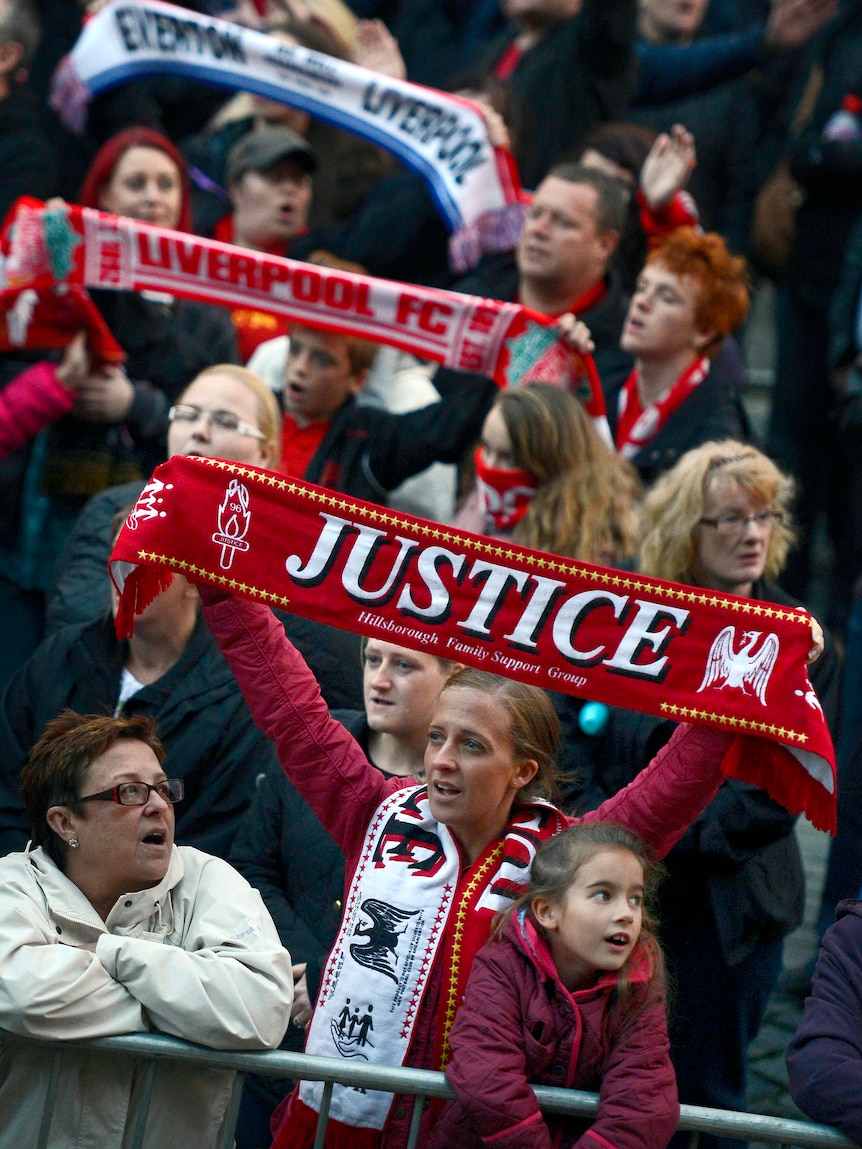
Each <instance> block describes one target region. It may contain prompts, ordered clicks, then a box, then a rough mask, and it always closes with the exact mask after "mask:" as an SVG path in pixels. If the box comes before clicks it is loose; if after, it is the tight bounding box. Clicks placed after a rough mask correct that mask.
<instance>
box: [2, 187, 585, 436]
mask: <svg viewBox="0 0 862 1149" xmlns="http://www.w3.org/2000/svg"><path fill="white" fill-rule="evenodd" d="M10 219H11V220H12V221H13V222H12V223H11V225H9V226H7V227H6V228H5V231H4V234H5V237H6V238H5V249H4V254H5V255H6V258H5V260H4V262H3V267H2V273H3V274H2V278H0V288H3V287H8V288H10V289H15V290H20V289H21V288H24V287H28V288H34V289H36V290H39V289H41V288H43V287H53V286H54V285H56V284H67V283H74V284H82V285H84V286H86V287H102V288H106V289H108V290H111V289H113V290H115V291H139V290H142V289H149V290H153V291H162V292H168V293H169V294H172V295H183V296H186V297H187V298H189V299H199V300H202V301H204V302H207V303H216V304H221V305H222V306H226V307H253V308H255V309H257V310H259V311H267V312H271V313H272V314H273V315H285V316H287V317H288V318H289V319H292V320H295V321H296V322H297V323H304V324H307V325H308V326H310V327H321V328H324V329H325V330H327V331H337V332H339V333H340V334H344V335H353V336H356V337H358V338H361V339H370V340H373V341H375V342H378V343H387V344H390V345H391V346H393V347H398V348H400V349H401V350H403V351H409V352H411V353H412V354H414V355H417V356H419V357H420V358H422V359H431V360H433V361H434V362H437V363H443V364H444V365H445V366H447V367H452V368H455V369H456V370H459V371H471V372H477V373H479V374H482V375H489V376H491V377H492V378H493V379H495V380H496V382H497V383H498V384H499V385H500V386H505V385H507V384H514V383H519V382H522V381H524V380H525V379H526V378H543V379H544V380H545V381H546V382H552V383H557V384H559V385H561V386H565V387H568V388H569V389H570V390H571V391H573V392H574V393H576V394H577V393H579V392H580V390H581V389H585V392H586V395H585V397H586V406H587V409H588V411H589V412H590V414H591V415H593V416H594V418H595V417H596V416H599V415H603V413H604V401H603V399H602V392H601V386H600V384H599V382H598V376H597V374H596V371H595V364H594V363H593V361H592V358H591V356H589V355H580V354H579V353H577V352H575V351H573V350H571V349H569V348H568V347H567V346H566V345H565V344H564V343H563V342H561V341H560V340H559V339H558V335H559V332H558V330H557V328H556V327H555V326H554V321H553V320H552V319H549V318H548V317H547V316H545V315H540V314H539V313H538V312H535V311H530V310H529V309H528V308H526V307H522V306H521V305H520V304H517V303H500V302H498V301H497V300H494V299H479V298H477V297H476V296H473V295H461V294H460V293H458V292H455V291H441V290H438V289H436V288H423V287H415V286H408V285H406V284H403V283H393V282H391V281H390V280H388V279H374V278H372V277H371V276H367V275H353V274H351V273H349V272H344V271H333V270H331V269H329V268H324V267H318V266H316V265H312V264H309V263H300V262H298V261H296V260H291V259H280V258H279V257H278V256H274V255H265V254H263V253H261V252H256V251H250V250H248V249H247V248H243V247H234V246H233V245H232V244H227V243H219V242H217V241H216V240H209V239H200V238H199V237H197V236H190V235H188V234H187V233H186V232H181V231H171V230H170V229H168V228H160V227H155V226H153V225H152V224H148V223H142V222H141V221H140V220H136V219H128V218H126V217H125V216H116V215H108V214H106V213H105V212H99V211H95V210H94V209H92V208H81V207H73V206H71V205H69V204H63V205H62V206H60V207H56V208H51V209H48V208H46V207H45V205H44V204H41V203H40V202H39V201H38V200H32V199H26V198H25V199H21V200H18V201H17V203H16V204H15V205H14V206H13V208H12V212H11V213H10Z"/></svg>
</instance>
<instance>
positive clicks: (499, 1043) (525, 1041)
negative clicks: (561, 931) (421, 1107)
mask: <svg viewBox="0 0 862 1149" xmlns="http://www.w3.org/2000/svg"><path fill="white" fill-rule="evenodd" d="M618 980H619V979H618V974H616V973H606V974H603V975H602V977H601V978H600V979H599V981H598V982H597V984H596V985H595V986H594V987H593V988H591V989H585V990H578V991H576V992H575V993H569V991H568V990H567V989H566V988H565V987H564V986H563V985H562V983H561V982H560V980H559V977H558V976H557V971H556V969H555V967H554V963H553V961H552V959H551V955H550V953H549V951H548V947H547V944H546V942H545V940H544V938H543V937H542V936H541V935H540V934H539V933H538V932H537V931H536V929H535V927H534V925H533V923H532V920H531V919H530V918H529V917H528V916H527V915H525V914H523V913H522V914H520V915H518V916H517V917H515V916H514V915H513V916H512V917H510V918H509V920H508V921H507V923H506V928H505V931H504V934H503V937H502V938H501V939H500V941H497V942H489V943H488V944H487V945H486V946H485V948H484V949H483V950H482V951H481V952H480V953H479V955H478V956H477V958H476V960H475V962H474V963H473V972H472V974H471V975H470V982H469V985H468V987H467V993H466V995H465V997H464V1001H463V1003H462V1005H461V1008H460V1009H459V1011H458V1015H457V1017H456V1019H455V1024H454V1026H453V1027H452V1033H451V1037H450V1042H451V1045H452V1060H451V1061H450V1063H449V1065H448V1066H447V1067H446V1076H447V1078H448V1079H449V1083H450V1084H451V1085H452V1086H453V1088H454V1089H455V1091H456V1093H457V1094H458V1100H457V1101H453V1102H450V1103H449V1104H448V1105H447V1106H446V1107H445V1109H444V1110H443V1113H442V1115H441V1117H440V1120H439V1121H438V1123H437V1125H436V1126H435V1128H434V1132H433V1134H432V1136H431V1139H430V1141H429V1143H428V1149H446V1147H447V1146H452V1145H457V1146H458V1147H459V1149H481V1147H482V1146H484V1145H493V1146H494V1147H495V1149H551V1146H552V1145H553V1146H561V1147H565V1149H568V1147H570V1146H576V1149H664V1147H665V1146H666V1145H667V1143H668V1141H669V1140H670V1138H671V1136H672V1134H673V1133H674V1131H675V1130H676V1126H677V1122H678V1120H679V1102H678V1100H677V1092H676V1077H675V1075H674V1071H673V1066H672V1065H671V1062H670V1046H669V1042H668V1036H667V1018H666V1015H665V1004H664V998H663V996H662V994H661V993H660V992H659V990H657V989H656V988H655V987H654V986H652V985H651V984H650V981H649V966H648V963H647V959H646V955H645V954H644V955H642V959H641V961H640V962H639V963H637V962H636V963H635V969H634V971H633V974H632V979H631V980H632V990H631V993H632V997H631V999H630V1003H629V1004H628V1005H627V1008H626V1013H625V1015H621V1014H620V1013H619V1012H618V1011H617V1010H615V1009H614V1008H613V1003H614V999H615V994H614V990H615V989H616V986H617V984H618ZM528 1082H532V1083H533V1084H536V1085H555V1086H564V1087H567V1088H570V1089H585V1090H589V1091H591V1092H598V1093H599V1094H600V1100H599V1111H598V1115H597V1116H596V1118H595V1120H594V1121H592V1122H590V1119H589V1118H585V1119H577V1118H569V1119H568V1120H565V1119H560V1118H556V1119H554V1118H551V1119H549V1121H548V1122H546V1121H545V1119H544V1118H543V1117H542V1115H541V1113H540V1112H539V1107H538V1104H537V1102H536V1096H535V1094H534V1093H533V1091H532V1089H531V1088H530V1086H529V1084H528ZM586 1125H589V1128H588V1129H586V1131H584V1129H585V1126H586ZM549 1126H550V1127H549Z"/></svg>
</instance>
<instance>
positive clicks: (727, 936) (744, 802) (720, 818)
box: [582, 440, 838, 1143]
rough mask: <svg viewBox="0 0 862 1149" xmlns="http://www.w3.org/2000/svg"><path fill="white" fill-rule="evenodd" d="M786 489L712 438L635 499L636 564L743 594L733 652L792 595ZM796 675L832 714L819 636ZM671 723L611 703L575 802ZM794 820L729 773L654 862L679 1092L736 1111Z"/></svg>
mask: <svg viewBox="0 0 862 1149" xmlns="http://www.w3.org/2000/svg"><path fill="white" fill-rule="evenodd" d="M792 495H793V481H792V480H791V479H790V478H789V477H788V476H787V475H785V474H784V473H782V472H781V471H780V470H779V469H778V468H777V467H776V466H775V464H774V463H773V462H772V461H771V460H770V459H768V458H767V457H766V456H765V455H763V454H762V453H761V452H760V451H757V450H756V449H755V448H753V447H750V446H747V445H745V444H744V443H740V442H736V441H734V440H725V441H723V442H717V443H705V444H704V445H703V446H701V447H697V448H696V449H695V450H693V451H689V452H688V453H687V454H685V455H684V456H683V457H682V458H681V459H680V460H679V462H678V463H677V464H676V466H674V467H673V468H672V469H671V470H670V471H668V472H667V473H666V474H665V475H663V476H662V477H661V478H660V479H659V480H658V481H657V482H656V484H655V486H654V487H653V489H652V490H651V491H650V492H649V494H648V495H647V497H646V499H645V502H644V505H643V511H642V518H641V544H640V561H639V569H640V570H641V571H643V572H644V573H645V574H648V575H652V576H655V577H658V578H666V579H672V580H674V581H676V582H683V583H688V584H690V585H692V586H696V587H702V588H704V590H716V591H722V592H725V593H730V594H736V595H741V596H744V597H745V598H747V599H750V600H751V613H750V615H749V618H750V622H749V623H747V624H746V626H745V627H744V628H743V627H739V628H737V632H736V634H735V635H734V636H733V637H732V639H731V649H732V651H733V653H734V654H735V656H736V657H738V658H739V657H742V656H743V655H745V654H746V652H747V655H748V657H749V658H756V657H757V654H758V653H759V652H760V651H762V650H763V649H764V647H765V645H766V644H767V643H768V640H769V622H768V620H767V619H764V618H763V617H762V614H761V613H760V607H759V604H760V603H778V604H781V605H783V606H788V607H794V606H799V605H800V604H799V603H797V602H796V601H795V600H794V599H792V598H791V597H790V596H789V595H787V594H786V593H785V592H784V591H783V590H782V589H781V587H780V586H779V585H778V583H777V582H776V581H775V580H776V579H777V578H779V576H780V574H781V571H782V569H783V567H784V564H785V561H786V559H787V554H788V551H789V550H790V547H791V545H792V543H793V540H794V532H793V527H792V524H791V521H790V514H789V507H790V503H791V499H792ZM809 674H810V677H811V682H812V685H813V690H812V691H811V692H810V694H809V695H806V696H805V697H801V698H800V699H799V705H800V706H813V707H822V708H823V710H824V711H825V713H826V717H827V720H828V721H829V722H830V725H831V724H833V723H834V720H835V717H836V714H837V701H838V700H837V695H838V659H837V657H836V652H835V649H834V647H833V646H832V644H831V642H830V641H829V640H828V638H827V642H826V647H825V650H824V653H823V654H822V655H821V656H820V658H819V659H818V660H817V661H816V662H815V663H813V664H812V665H811V666H810V667H809ZM673 730H674V724H673V723H668V722H662V721H661V720H659V719H657V718H653V717H650V716H648V715H645V714H637V713H635V712H633V711H625V710H619V709H614V710H612V711H611V713H610V719H609V722H608V726H607V730H606V732H605V736H604V741H603V744H602V746H601V749H600V752H599V753H598V754H597V756H596V759H595V760H594V761H593V762H592V763H591V764H590V769H591V772H592V773H591V777H590V778H589V779H588V780H587V782H586V785H585V789H584V792H583V794H582V800H583V805H585V807H586V808H590V807H592V806H594V805H596V804H598V803H599V802H601V801H602V800H603V797H604V795H605V794H606V793H607V794H610V793H614V792H616V791H617V790H618V789H619V787H620V786H623V785H625V784H626V783H627V782H629V781H630V780H631V779H632V778H633V777H634V776H635V775H637V774H638V773H639V771H640V770H641V769H643V767H644V766H646V764H647V762H648V761H649V759H650V758H651V757H652V755H654V754H655V752H656V750H657V749H658V747H660V746H662V745H663V744H664V743H665V742H666V741H667V740H668V738H669V737H670V735H671V733H672V732H673ZM794 823H795V819H794V818H793V817H792V816H791V815H790V814H789V813H788V812H787V810H785V809H784V807H782V806H780V805H778V803H776V802H774V801H773V800H772V799H771V798H770V797H769V796H768V795H767V794H766V792H765V791H764V790H760V789H758V788H757V787H755V786H751V785H748V784H746V783H743V782H739V781H736V780H735V779H728V780H727V781H725V782H724V784H723V785H722V787H721V789H720V790H719V792H718V795H717V796H716V797H715V798H714V799H713V801H712V802H711V803H710V804H709V805H708V806H707V808H706V809H705V811H704V812H703V814H701V816H700V817H699V818H698V819H697V821H696V822H695V823H694V824H693V825H692V826H691V828H690V829H689V830H688V831H687V832H686V833H685V834H684V835H683V837H682V839H681V841H680V842H679V843H678V844H677V845H676V846H675V847H674V849H673V850H672V851H671V852H670V854H669V855H668V857H667V859H666V865H667V868H668V871H669V875H668V880H667V881H666V882H665V883H664V885H663V887H662V891H661V907H660V914H659V917H660V920H661V922H662V940H663V942H664V943H665V947H666V949H667V951H668V957H669V967H670V970H671V973H672V976H673V979H674V981H675V983H676V992H675V995H674V1001H675V1005H674V1008H673V1010H672V1014H671V1025H670V1034H671V1053H672V1056H673V1060H674V1065H675V1068H676V1072H677V1078H678V1081H679V1091H680V1100H681V1101H682V1102H684V1103H687V1104H692V1105H707V1106H715V1107H719V1108H725V1109H737V1110H739V1109H745V1087H746V1075H745V1062H746V1053H747V1050H748V1046H749V1044H750V1042H751V1041H752V1040H753V1039H754V1037H755V1035H756V1034H757V1030H758V1028H759V1025H760V1021H761V1018H762V1017H763V1013H764V1010H765V1008H766V1003H767V999H768V997H769V994H770V992H771V990H772V988H773V986H774V984H775V981H776V978H777V977H778V974H779V972H780V970H781V957H782V939H783V938H784V937H785V935H786V934H788V933H790V931H791V930H793V929H795V928H796V926H798V925H799V923H800V922H801V920H802V913H803V903H804V875H803V871H802V865H801V860H800V856H799V849H798V846H797V844H796V838H795V836H794V833H793V827H794ZM710 1143H712V1139H710Z"/></svg>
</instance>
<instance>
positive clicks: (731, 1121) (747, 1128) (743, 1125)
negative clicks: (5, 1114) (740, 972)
mask: <svg viewBox="0 0 862 1149" xmlns="http://www.w3.org/2000/svg"><path fill="white" fill-rule="evenodd" d="M0 1041H2V1042H5V1041H9V1042H24V1043H27V1044H38V1045H41V1046H43V1047H53V1048H54V1049H55V1055H54V1058H53V1064H52V1069H51V1072H50V1074H49V1079H48V1082H47V1093H46V1097H45V1104H44V1109H43V1113H42V1120H41V1126H40V1131H39V1142H38V1149H44V1147H45V1146H47V1145H48V1139H49V1136H50V1129H51V1118H52V1114H53V1108H54V1100H55V1097H56V1091H57V1086H58V1084H59V1078H60V1055H61V1053H62V1051H63V1050H64V1049H70V1048H74V1049H79V1050H83V1049H92V1050H94V1051H99V1052H101V1053H116V1054H124V1055H128V1056H131V1057H135V1058H139V1059H140V1060H142V1061H144V1062H146V1063H147V1068H146V1071H145V1078H144V1086H143V1090H142V1096H141V1103H140V1107H139V1112H138V1120H137V1123H136V1127H135V1131H134V1139H133V1141H132V1149H140V1146H141V1145H142V1144H143V1138H144V1132H145V1129H146V1120H147V1108H148V1106H149V1103H150V1099H151V1098H152V1092H153V1083H154V1078H155V1069H156V1063H157V1062H158V1061H160V1060H168V1061H174V1062H184V1063H186V1064H192V1065H200V1066H202V1067H206V1068H210V1069H224V1070H233V1071H235V1072H236V1073H237V1078H236V1082H235V1084H234V1088H233V1093H232V1095H231V1100H230V1104H229V1106H228V1112H227V1122H226V1125H225V1130H224V1140H223V1142H222V1147H223V1149H231V1146H232V1145H233V1136H234V1130H235V1128H236V1122H237V1117H238V1115H239V1105H240V1099H241V1096H242V1088H243V1082H244V1078H245V1074H247V1073H257V1074H261V1075H263V1076H265V1077H284V1078H290V1079H293V1080H300V1079H301V1080H304V1081H323V1082H325V1083H327V1085H325V1086H324V1095H323V1108H322V1112H321V1120H320V1124H319V1126H318V1130H317V1138H316V1140H315V1144H314V1149H323V1137H324V1132H325V1122H326V1118H327V1116H328V1113H329V1101H330V1097H331V1094H332V1083H333V1082H339V1083H341V1084H343V1085H351V1086H358V1087H361V1088H364V1089H381V1090H384V1091H386V1092H390V1093H404V1094H411V1095H414V1096H416V1097H417V1098H419V1100H420V1102H421V1101H423V1100H424V1099H425V1098H426V1097H454V1093H453V1092H452V1090H451V1088H450V1087H449V1085H448V1084H447V1082H446V1078H445V1077H444V1076H443V1074H442V1073H433V1072H431V1071H429V1070H425V1069H403V1068H400V1069H390V1068H385V1067H381V1066H377V1067H374V1066H370V1065H367V1064H365V1065H362V1064H357V1063H356V1062H344V1061H341V1060H338V1059H337V1058H330V1057H309V1056H307V1055H306V1054H304V1053H288V1052H286V1051H284V1050H270V1051H267V1052H263V1053H233V1052H232V1053H223V1052H220V1051H218V1050H214V1049H207V1048H206V1047H205V1046H202V1045H192V1044H191V1043H190V1042H186V1041H180V1040H178V1039H177V1038H174V1037H167V1036H165V1035H162V1034H129V1035H127V1036H122V1037H104V1038H100V1039H99V1040H97V1041H80V1042H69V1041H63V1042H59V1041H53V1042H42V1041H40V1042H35V1041H34V1040H33V1039H31V1038H24V1037H19V1036H18V1035H16V1034H10V1033H6V1032H4V1031H0ZM535 1094H536V1097H537V1098H538V1100H539V1104H540V1106H541V1108H542V1112H544V1113H560V1114H568V1115H581V1116H588V1115H589V1114H591V1113H595V1112H596V1110H597V1108H598V1097H597V1095H596V1094H594V1093H584V1092H582V1091H580V1090H577V1089H558V1088H550V1087H548V1086H536V1087H535ZM422 1111H423V1106H422V1105H421V1104H419V1105H415V1106H414V1108H413V1119H412V1122H411V1126H410V1137H409V1141H408V1145H407V1149H416V1146H417V1142H418V1137H419V1125H420V1122H421V1119H422ZM679 1128H680V1130H681V1131H684V1132H688V1133H690V1134H691V1139H690V1149H696V1146H697V1141H698V1137H699V1135H700V1134H701V1133H714V1134H716V1135H718V1136H721V1137H727V1138H732V1139H734V1140H739V1141H752V1142H759V1143H761V1144H769V1145H781V1146H787V1147H788V1149H790V1147H799V1149H854V1146H853V1142H851V1141H848V1140H847V1138H845V1137H843V1136H842V1135H841V1134H840V1133H838V1132H837V1131H836V1130H835V1129H832V1128H830V1127H828V1126H826V1125H815V1124H813V1123H810V1122H807V1121H792V1120H790V1119H788V1118H783V1117H767V1116H765V1115H762V1114H757V1113H734V1112H731V1111H729V1110H725V1109H704V1108H701V1107H699V1106H695V1105H683V1106H682V1112H681V1116H680V1123H679Z"/></svg>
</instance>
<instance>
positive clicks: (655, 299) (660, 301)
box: [607, 228, 750, 484]
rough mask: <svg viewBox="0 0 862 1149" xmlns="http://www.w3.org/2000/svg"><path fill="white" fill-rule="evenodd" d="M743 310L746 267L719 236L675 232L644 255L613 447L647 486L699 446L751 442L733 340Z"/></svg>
mask: <svg viewBox="0 0 862 1149" xmlns="http://www.w3.org/2000/svg"><path fill="white" fill-rule="evenodd" d="M747 312H748V276H747V272H746V267H745V261H744V260H743V259H740V258H738V257H737V256H734V255H731V253H730V252H729V251H728V250H727V246H726V244H725V242H724V240H723V239H722V237H721V236H720V235H717V234H716V233H714V232H707V233H703V232H697V231H695V230H694V229H693V228H679V229H678V230H677V231H674V232H672V233H671V234H670V235H669V236H668V238H667V239H666V240H665V241H664V242H663V243H661V244H660V245H659V246H658V247H656V248H655V249H654V250H653V251H652V252H651V253H650V255H649V256H648V257H647V261H646V265H645V266H644V268H643V270H642V271H641V274H640V275H639V276H638V280H637V283H636V285H635V290H634V294H633V295H632V298H631V303H630V304H629V310H628V315H627V316H626V321H625V324H624V325H623V333H622V337H621V339H620V346H621V347H622V349H623V350H624V351H627V352H628V353H629V354H630V355H631V356H632V357H633V359H634V364H635V365H634V370H633V371H632V372H631V374H630V375H629V377H628V378H627V379H626V380H625V381H624V382H623V383H622V385H621V386H620V387H619V388H618V389H617V390H614V391H611V393H610V394H609V395H608V396H607V400H608V421H609V423H610V425H611V430H612V432H613V434H614V441H615V443H616V447H617V451H618V452H619V453H620V454H621V455H622V456H623V458H625V459H628V460H630V461H631V462H632V463H633V464H634V465H635V467H636V468H637V470H638V472H639V473H640V476H641V478H642V479H643V481H644V482H645V483H647V484H649V483H651V482H652V481H653V480H654V479H655V478H657V476H658V475H659V474H660V473H661V472H663V471H666V470H667V469H668V468H669V467H672V466H673V465H674V463H675V462H676V461H677V459H678V458H680V456H682V455H683V454H685V452H686V451H689V450H691V449H692V448H694V447H697V446H699V445H700V444H701V443H705V442H709V441H711V440H714V439H725V438H731V437H732V438H736V439H741V440H743V441H745V440H748V439H749V437H750V426H749V422H748V417H747V415H746V413H745V409H744V408H743V406H742V401H741V397H740V390H741V386H742V383H743V374H744V367H743V364H742V357H741V354H740V351H739V347H738V345H737V344H736V342H735V341H734V340H733V339H732V338H731V333H732V332H733V331H734V330H735V329H736V328H737V327H738V326H739V324H740V323H742V321H743V320H744V319H745V316H746V314H747Z"/></svg>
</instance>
